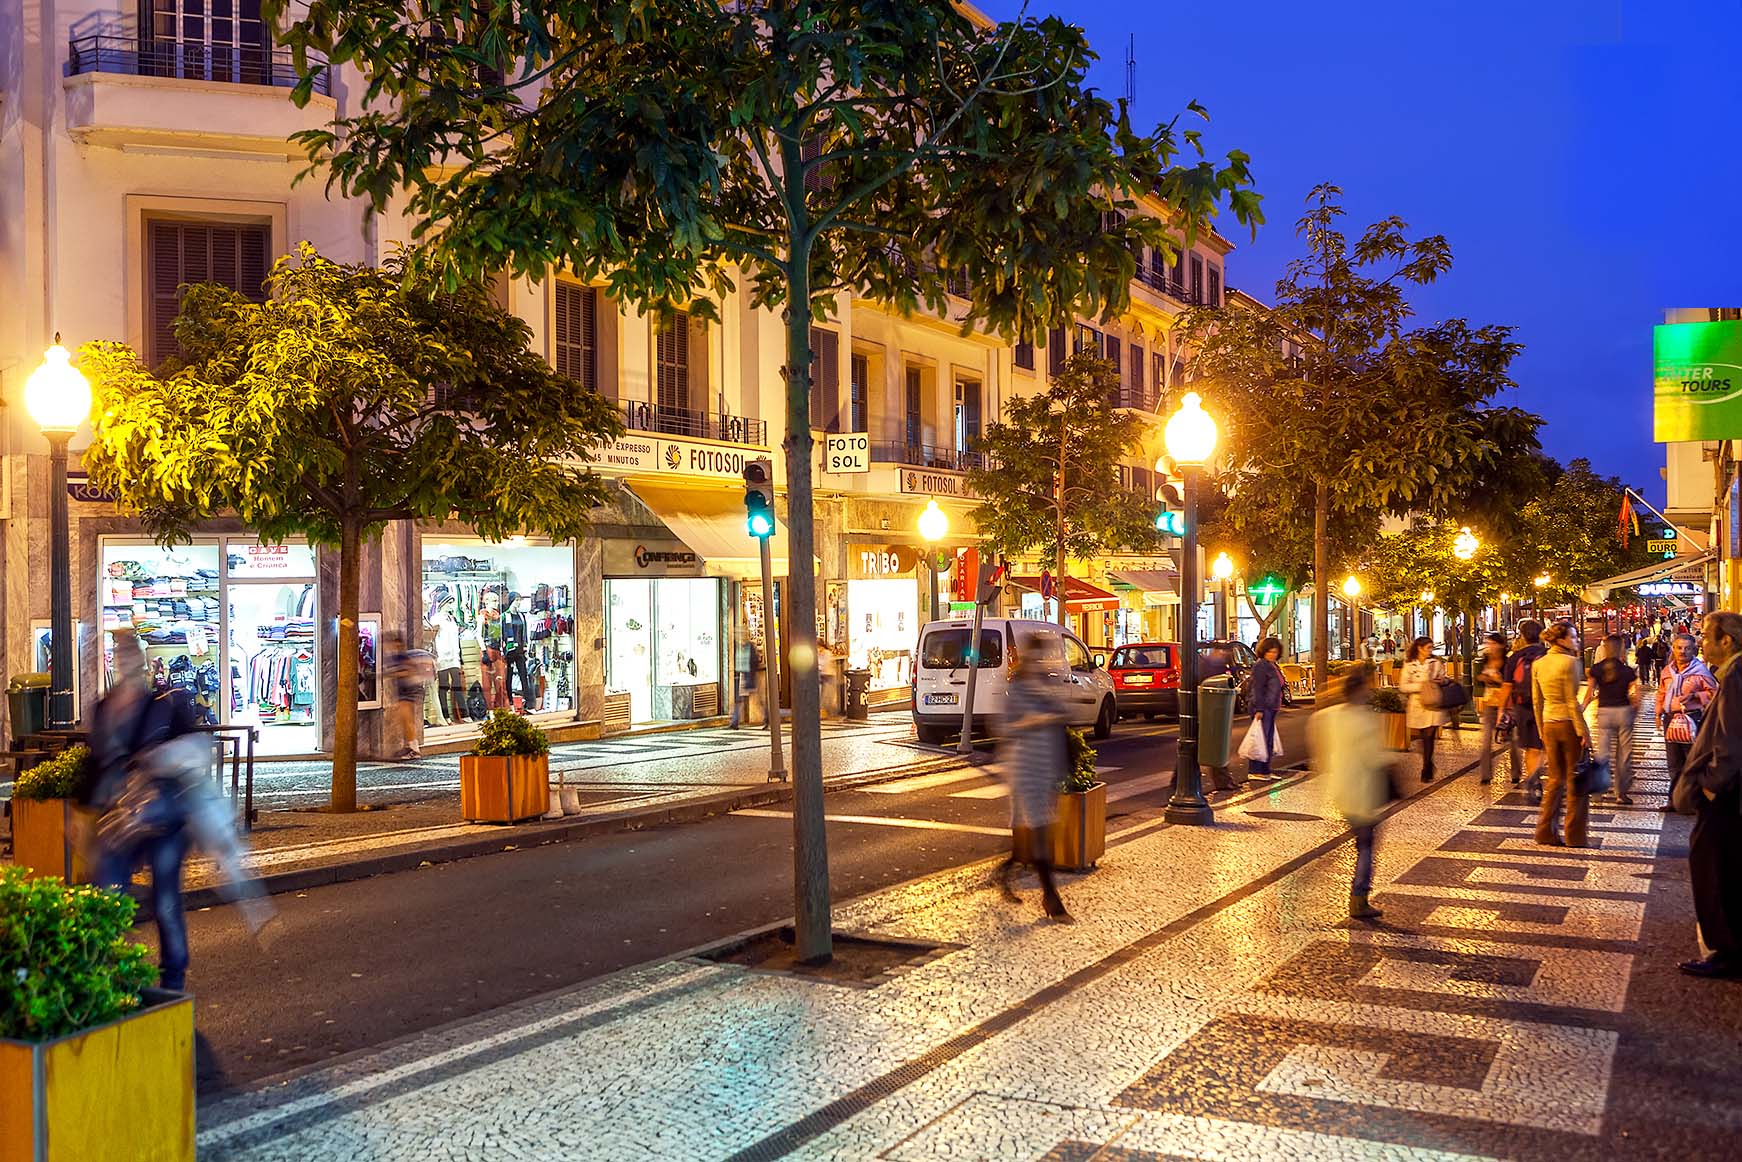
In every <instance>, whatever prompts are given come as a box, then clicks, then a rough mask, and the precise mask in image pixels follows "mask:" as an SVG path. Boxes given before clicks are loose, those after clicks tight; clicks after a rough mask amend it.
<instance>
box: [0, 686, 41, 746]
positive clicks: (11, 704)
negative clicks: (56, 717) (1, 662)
mask: <svg viewBox="0 0 1742 1162" xmlns="http://www.w3.org/2000/svg"><path fill="white" fill-rule="evenodd" d="M6 712H7V714H8V715H9V716H10V718H11V722H12V740H13V741H14V742H17V741H18V740H19V739H21V738H23V737H24V736H25V735H27V734H35V733H37V732H38V731H40V730H41V729H42V728H43V726H44V725H46V724H47V722H48V675H47V674H44V673H41V672H32V673H27V674H14V675H12V680H11V681H9V682H7V683H6Z"/></svg>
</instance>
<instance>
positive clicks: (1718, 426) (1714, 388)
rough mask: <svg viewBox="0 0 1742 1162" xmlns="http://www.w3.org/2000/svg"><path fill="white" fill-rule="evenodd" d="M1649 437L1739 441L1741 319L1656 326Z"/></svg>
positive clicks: (1741, 436) (1741, 413)
mask: <svg viewBox="0 0 1742 1162" xmlns="http://www.w3.org/2000/svg"><path fill="white" fill-rule="evenodd" d="M1652 340H1653V341H1652V348H1653V353H1654V355H1655V363H1656V368H1655V373H1654V376H1653V380H1654V390H1653V407H1652V415H1653V419H1654V425H1653V435H1652V438H1653V439H1655V440H1657V441H1658V442H1659V443H1669V442H1672V441H1676V440H1732V439H1742V321H1738V320H1735V319H1726V320H1724V321H1721V322H1716V323H1670V324H1667V325H1664V326H1660V327H1657V328H1655V329H1654V331H1653V334H1652Z"/></svg>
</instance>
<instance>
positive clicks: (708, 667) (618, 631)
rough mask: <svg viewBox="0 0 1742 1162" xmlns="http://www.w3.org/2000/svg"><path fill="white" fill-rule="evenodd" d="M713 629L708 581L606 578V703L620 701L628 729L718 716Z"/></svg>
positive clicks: (718, 634)
mask: <svg viewBox="0 0 1742 1162" xmlns="http://www.w3.org/2000/svg"><path fill="white" fill-rule="evenodd" d="M721 625H722V619H721V602H720V582H719V581H718V580H716V579H714V578H712V577H646V578H642V577H621V578H607V579H606V580H605V691H606V695H607V697H610V696H612V695H617V696H623V695H627V696H628V698H629V707H630V713H629V717H630V721H631V722H673V721H684V720H688V719H694V718H709V717H713V716H714V715H717V714H719V713H720V707H721V704H722V702H721V695H720V673H721V664H720V656H721V650H722V648H723V646H722V640H721V639H722V630H721Z"/></svg>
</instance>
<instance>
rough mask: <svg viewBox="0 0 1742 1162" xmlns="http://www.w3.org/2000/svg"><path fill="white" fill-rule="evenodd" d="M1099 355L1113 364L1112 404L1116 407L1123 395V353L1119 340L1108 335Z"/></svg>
mask: <svg viewBox="0 0 1742 1162" xmlns="http://www.w3.org/2000/svg"><path fill="white" fill-rule="evenodd" d="M1101 353H1102V355H1104V356H1105V357H1106V359H1107V360H1108V362H1110V363H1112V364H1113V403H1114V405H1115V406H1118V405H1119V403H1120V400H1121V397H1123V396H1124V394H1125V352H1124V350H1123V348H1122V347H1121V345H1120V343H1119V340H1118V339H1117V338H1116V337H1114V336H1112V335H1108V336H1107V338H1106V341H1105V345H1104V347H1103V348H1102V352H1101Z"/></svg>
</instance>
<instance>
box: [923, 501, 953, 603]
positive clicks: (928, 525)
mask: <svg viewBox="0 0 1742 1162" xmlns="http://www.w3.org/2000/svg"><path fill="white" fill-rule="evenodd" d="M949 531H950V514H949V513H947V512H945V511H944V510H943V509H941V508H939V507H938V502H937V501H935V500H928V501H926V505H925V511H924V512H922V513H920V514H919V535H920V538H921V539H922V540H924V541H925V571H926V572H927V573H930V574H931V619H932V620H933V621H940V620H942V619H943V616H944V614H943V610H942V609H941V608H939V606H938V550H937V543H938V542H939V541H941V540H943V539H944V537H945V536H946V535H947V534H948V533H949Z"/></svg>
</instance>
